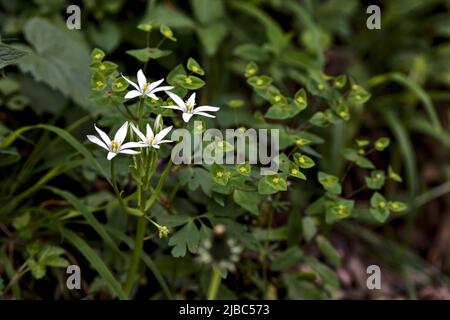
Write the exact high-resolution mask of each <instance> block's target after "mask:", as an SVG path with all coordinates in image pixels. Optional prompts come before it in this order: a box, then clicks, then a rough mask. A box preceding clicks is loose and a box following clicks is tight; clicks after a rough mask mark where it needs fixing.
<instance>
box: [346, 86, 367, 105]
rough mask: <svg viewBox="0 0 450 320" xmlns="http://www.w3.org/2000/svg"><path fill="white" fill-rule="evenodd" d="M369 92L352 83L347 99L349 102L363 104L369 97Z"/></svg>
mask: <svg viewBox="0 0 450 320" xmlns="http://www.w3.org/2000/svg"><path fill="white" fill-rule="evenodd" d="M370 96H371V95H370V93H369V92H367V91H366V90H365V89H364V88H363V87H361V86H360V85H357V84H352V87H351V90H350V93H349V95H348V101H349V103H351V104H364V103H366V102H367V101H368V100H369V99H370Z"/></svg>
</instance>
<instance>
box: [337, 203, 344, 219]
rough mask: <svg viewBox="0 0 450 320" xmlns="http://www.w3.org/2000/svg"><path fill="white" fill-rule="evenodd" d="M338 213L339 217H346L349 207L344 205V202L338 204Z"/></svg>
mask: <svg viewBox="0 0 450 320" xmlns="http://www.w3.org/2000/svg"><path fill="white" fill-rule="evenodd" d="M336 215H337V216H338V217H344V216H346V215H347V209H346V208H345V206H344V205H342V204H340V205H338V207H337V212H336Z"/></svg>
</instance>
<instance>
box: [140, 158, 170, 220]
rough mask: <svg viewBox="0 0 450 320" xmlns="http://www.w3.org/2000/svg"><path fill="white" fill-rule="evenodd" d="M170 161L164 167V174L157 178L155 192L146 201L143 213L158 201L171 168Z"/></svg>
mask: <svg viewBox="0 0 450 320" xmlns="http://www.w3.org/2000/svg"><path fill="white" fill-rule="evenodd" d="M172 164H173V162H172V159H171V160H169V163H168V164H167V166H166V169H164V172H163V173H162V174H161V177H160V178H159V181H158V184H157V185H156V188H155V191H154V192H153V193H152V195H151V197H150V198H149V199H148V200H147V203H146V204H145V211H148V210H149V209H150V208H151V207H152V206H153V204H154V203H155V201H156V200H157V199H158V196H159V193H160V192H161V190H162V187H163V185H164V182H165V181H166V177H167V175H168V174H169V172H170V168H171V167H172Z"/></svg>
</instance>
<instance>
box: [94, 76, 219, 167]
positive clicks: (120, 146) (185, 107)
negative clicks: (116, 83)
mask: <svg viewBox="0 0 450 320" xmlns="http://www.w3.org/2000/svg"><path fill="white" fill-rule="evenodd" d="M122 77H123V78H124V79H125V80H126V81H128V83H130V84H131V85H132V86H133V87H134V90H131V91H129V92H128V93H127V94H126V95H125V99H133V98H136V97H142V98H145V97H146V96H147V97H150V98H152V99H154V100H158V97H157V96H156V95H155V93H157V92H161V91H164V92H165V93H167V94H168V95H169V97H170V98H171V100H173V102H175V104H176V105H170V106H161V107H162V108H168V109H175V110H179V111H182V112H183V114H182V118H183V121H184V122H189V120H190V119H191V118H192V116H194V115H199V116H204V117H209V118H215V116H214V115H211V114H209V113H206V112H215V111H218V110H219V109H220V108H218V107H213V106H199V107H197V108H194V107H195V92H194V93H192V94H191V96H190V97H189V98H188V100H187V101H183V99H182V98H180V97H179V96H178V95H176V94H175V93H173V92H170V91H169V90H171V89H173V87H172V86H161V87H160V86H159V85H161V84H162V83H163V82H164V79H161V80H158V81H155V82H151V83H149V82H147V78H146V77H145V75H144V73H143V72H142V70H139V71H138V73H137V80H138V83H134V82H133V81H130V80H129V79H128V78H126V77H124V76H122ZM129 127H131V129H132V130H133V131H134V132H135V133H136V135H137V136H138V137H139V139H141V141H138V142H126V143H124V141H125V138H126V136H127V133H128V128H129ZM94 128H95V130H96V131H97V133H98V134H99V136H100V138H101V139H100V138H98V137H97V136H93V135H88V136H87V138H88V139H89V141H91V142H93V143H95V144H96V145H98V146H100V147H102V148H103V149H105V150H107V151H108V155H107V159H108V160H111V159H113V158H114V157H115V156H116V155H118V154H119V153H122V154H138V153H140V152H139V151H136V150H134V149H135V148H143V147H152V148H155V149H159V148H160V146H159V145H160V144H161V143H168V142H172V141H171V140H164V137H165V136H167V134H168V133H169V132H170V130H172V126H170V127H167V128H165V129H163V120H162V117H161V115H158V116H157V117H156V119H155V123H154V126H153V130H152V128H151V126H150V125H149V124H148V123H147V125H146V133H145V135H144V134H143V133H142V132H141V131H140V130H139V128H137V127H136V126H135V125H134V124H132V123H131V124H130V125H129V124H128V121H127V122H125V123H124V124H123V125H122V126H121V127H120V129H119V130H117V132H116V134H115V135H114V139H113V140H111V139H110V138H109V137H108V135H107V134H106V133H105V132H104V131H102V130H100V129H99V128H97V126H96V125H95V124H94Z"/></svg>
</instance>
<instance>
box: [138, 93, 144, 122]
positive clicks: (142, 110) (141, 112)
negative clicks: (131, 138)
mask: <svg viewBox="0 0 450 320" xmlns="http://www.w3.org/2000/svg"><path fill="white" fill-rule="evenodd" d="M144 102H145V97H141V101H140V102H139V113H138V127H139V128H140V127H141V122H142V116H143V115H144Z"/></svg>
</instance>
